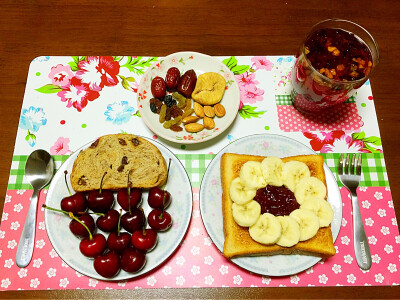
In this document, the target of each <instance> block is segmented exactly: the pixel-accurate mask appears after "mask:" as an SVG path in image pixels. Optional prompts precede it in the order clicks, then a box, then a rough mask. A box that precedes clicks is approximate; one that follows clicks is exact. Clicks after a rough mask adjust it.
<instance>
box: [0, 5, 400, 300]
mask: <svg viewBox="0 0 400 300" xmlns="http://www.w3.org/2000/svg"><path fill="white" fill-rule="evenodd" d="M399 15H400V2H396V1H376V0H375V1H351V2H348V1H346V2H342V1H325V2H324V3H321V1H290V0H286V1H255V0H254V1H248V2H245V1H236V0H230V1H223V0H221V1H187V0H185V1H143V2H139V1H104V0H98V1H76V0H69V1H65V0H64V1H63V0H61V1H40V0H38V1H6V0H5V1H2V3H1V6H0V24H1V25H0V40H1V43H0V51H1V62H0V66H1V73H0V98H1V106H0V108H1V110H0V111H1V119H0V122H1V123H0V124H1V126H0V136H1V143H0V202H1V205H0V207H1V208H0V209H1V210H2V208H3V205H4V198H5V192H6V187H7V181H8V176H9V170H10V164H11V158H12V154H13V146H14V140H15V135H16V132H17V126H18V120H19V114H20V109H21V104H22V99H23V95H24V89H25V83H26V76H27V71H28V67H29V63H30V61H31V60H32V59H33V58H35V57H37V56H41V55H137V54H140V55H144V56H146V55H148V56H150V55H156V56H164V55H168V54H170V53H173V52H177V51H183V50H190V51H197V52H202V53H206V54H209V55H284V54H295V53H296V51H297V48H298V47H299V45H300V42H301V40H302V38H303V36H304V34H305V33H306V32H307V31H308V30H309V28H310V27H311V26H312V25H313V24H315V23H317V22H318V21H321V20H323V19H328V18H334V17H336V18H343V19H348V20H352V21H354V22H356V23H358V24H360V25H362V26H364V27H365V28H367V30H368V31H370V33H371V34H372V35H373V36H374V38H375V39H376V40H377V42H378V44H379V46H380V54H381V59H380V62H379V65H378V67H377V68H376V71H375V73H374V74H373V76H372V78H371V83H372V91H373V94H374V100H375V105H376V112H377V116H378V121H379V126H380V131H381V137H382V141H383V147H384V153H385V159H386V163H387V169H388V174H389V180H390V183H391V190H392V194H393V199H394V206H395V210H396V212H397V219H399V217H400V201H399V200H398V198H399V196H400V187H399V185H397V184H396V179H397V178H398V177H400V154H399V153H400V152H399V150H398V145H399V142H398V141H399V138H400V126H399V125H398V124H399V120H400V117H399V116H400V107H399V106H398V105H396V104H395V101H397V98H398V97H397V93H396V89H397V84H398V74H397V71H398V70H399V69H400V29H399V28H400V18H399ZM398 296H400V287H313V288H230V289H165V290H159V289H148V290H135V291H131V290H118V291H110V290H98V291H96V290H92V291H89V290H88V291H83V290H76V291H29V292H21V291H11V292H2V293H0V297H1V298H128V297H135V298H136V297H143V298H144V297H146V298H148V297H151V298H161V297H162V298H193V297H196V298H253V297H262V298H267V297H268V298H292V297H296V298H310V297H312V298H314V297H317V298H328V297H329V298H330V297H335V298H349V297H351V298H372V297H375V298H394V297H398Z"/></svg>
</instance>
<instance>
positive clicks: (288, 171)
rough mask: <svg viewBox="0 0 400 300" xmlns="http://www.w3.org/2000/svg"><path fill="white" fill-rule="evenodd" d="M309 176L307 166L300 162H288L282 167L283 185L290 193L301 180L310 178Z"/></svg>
mask: <svg viewBox="0 0 400 300" xmlns="http://www.w3.org/2000/svg"><path fill="white" fill-rule="evenodd" d="M310 175H311V174H310V169H309V168H308V166H307V165H306V164H305V163H303V162H300V161H296V160H292V161H288V162H287V163H285V164H284V165H283V167H282V180H283V184H284V185H285V186H286V187H287V188H288V189H289V190H291V191H292V192H294V188H295V187H296V185H297V183H298V182H299V181H300V180H301V179H303V178H306V177H310Z"/></svg>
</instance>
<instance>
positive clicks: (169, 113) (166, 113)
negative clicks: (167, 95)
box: [165, 107, 171, 121]
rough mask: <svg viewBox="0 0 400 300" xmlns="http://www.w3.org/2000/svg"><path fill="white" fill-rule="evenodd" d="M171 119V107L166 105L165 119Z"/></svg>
mask: <svg viewBox="0 0 400 300" xmlns="http://www.w3.org/2000/svg"><path fill="white" fill-rule="evenodd" d="M169 120H171V109H170V108H169V107H167V111H166V112H165V121H169Z"/></svg>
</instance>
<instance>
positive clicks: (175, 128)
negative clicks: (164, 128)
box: [170, 124, 183, 132]
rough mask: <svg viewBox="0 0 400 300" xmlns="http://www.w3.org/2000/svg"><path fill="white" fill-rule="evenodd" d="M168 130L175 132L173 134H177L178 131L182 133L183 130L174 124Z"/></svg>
mask: <svg viewBox="0 0 400 300" xmlns="http://www.w3.org/2000/svg"><path fill="white" fill-rule="evenodd" d="M170 129H171V130H172V131H175V132H179V131H182V130H183V128H182V127H181V126H179V125H176V124H174V125H172V126H171V127H170Z"/></svg>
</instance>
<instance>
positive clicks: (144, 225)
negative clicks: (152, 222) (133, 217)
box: [140, 207, 147, 235]
mask: <svg viewBox="0 0 400 300" xmlns="http://www.w3.org/2000/svg"><path fill="white" fill-rule="evenodd" d="M140 210H141V211H142V212H144V211H143V208H142V207H141V208H140ZM146 225H147V220H146V218H144V223H143V229H142V230H143V235H146Z"/></svg>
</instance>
